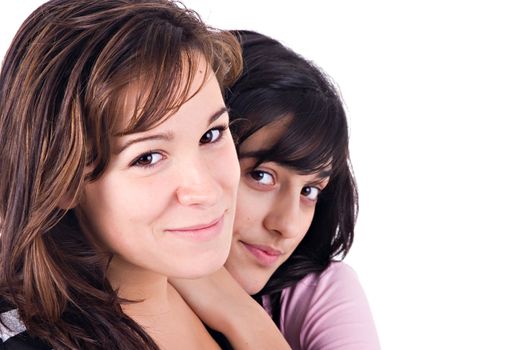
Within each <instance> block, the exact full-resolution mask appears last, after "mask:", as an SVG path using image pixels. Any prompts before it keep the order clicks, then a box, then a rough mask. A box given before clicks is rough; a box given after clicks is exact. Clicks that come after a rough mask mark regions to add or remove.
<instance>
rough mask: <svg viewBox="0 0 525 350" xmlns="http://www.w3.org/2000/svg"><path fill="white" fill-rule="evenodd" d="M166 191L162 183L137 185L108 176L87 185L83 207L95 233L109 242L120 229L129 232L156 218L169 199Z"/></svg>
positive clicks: (117, 234) (116, 235) (116, 236)
mask: <svg viewBox="0 0 525 350" xmlns="http://www.w3.org/2000/svg"><path fill="white" fill-rule="evenodd" d="M163 192H164V196H163V195H162V194H163ZM165 193H166V191H165V187H164V190H162V186H161V183H154V182H153V181H152V182H151V183H148V182H144V183H141V184H140V185H139V184H137V183H135V182H134V181H130V180H125V179H123V178H118V179H117V178H112V177H107V178H103V179H101V180H98V181H96V182H95V183H92V184H88V185H87V186H86V190H85V196H84V201H83V203H82V207H83V209H84V212H85V213H86V216H87V219H88V222H90V225H92V226H93V229H95V231H96V233H97V235H98V236H100V238H101V239H103V240H104V241H106V242H108V241H111V240H115V239H119V237H118V236H119V232H130V230H129V229H130V228H138V227H140V226H143V225H147V224H150V223H152V222H153V221H155V219H156V218H157V217H158V215H160V214H161V213H162V208H163V207H164V203H166V202H167V201H168V200H169V199H168V198H167V197H168V196H166V195H165ZM114 236H115V237H114Z"/></svg>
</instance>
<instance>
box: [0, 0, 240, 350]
mask: <svg viewBox="0 0 525 350" xmlns="http://www.w3.org/2000/svg"><path fill="white" fill-rule="evenodd" d="M201 56H204V58H205V59H206V61H207V62H208V63H209V66H210V68H211V69H212V70H213V72H214V73H215V74H216V76H217V78H218V80H219V83H220V84H221V86H227V85H229V84H230V83H231V82H233V80H234V79H235V78H236V76H237V75H238V74H239V72H240V69H241V67H242V63H241V56H240V49H239V46H238V43H237V41H236V40H235V39H234V37H233V36H231V35H230V34H228V33H225V32H221V31H218V30H215V29H212V28H209V27H207V26H205V25H204V24H203V23H202V21H201V20H200V18H199V16H198V15H197V14H196V13H195V12H193V11H191V10H188V9H186V8H185V7H184V6H183V5H182V4H180V3H175V2H172V1H167V0H104V1H99V0H77V1H68V0H52V1H49V2H48V3H46V4H44V5H42V6H41V7H40V8H38V9H37V10H36V11H34V12H33V13H32V14H31V15H30V16H29V18H28V19H27V20H26V21H25V22H24V23H23V25H22V27H21V28H20V30H19V31H18V33H17V34H16V36H15V38H14V40H13V42H12V44H11V46H10V48H9V50H8V52H7V54H6V56H5V60H4V63H3V67H2V70H1V73H0V140H2V141H1V142H0V159H2V164H1V166H0V244H1V246H0V249H1V250H0V293H1V294H0V297H1V298H2V299H3V300H5V301H6V302H8V303H9V304H11V305H12V306H13V307H17V308H18V311H19V314H20V317H21V319H22V321H23V322H24V324H25V326H26V328H27V330H28V333H29V334H30V335H32V336H35V337H38V338H40V339H42V340H43V341H45V342H47V343H48V344H49V345H51V346H52V347H53V348H57V349H58V348H71V349H157V348H158V347H157V346H156V345H155V343H154V342H153V340H152V339H151V338H150V337H149V336H148V335H147V334H146V333H145V332H144V330H142V328H141V327H140V326H139V325H138V324H137V323H135V322H134V321H133V320H132V319H131V318H129V317H128V316H126V315H125V314H124V313H123V312H122V309H121V307H120V300H119V299H118V297H117V295H116V293H115V292H114V291H113V290H112V288H111V286H110V285H109V282H108V281H107V279H106V278H105V271H106V268H107V264H108V262H109V260H108V258H109V257H108V256H104V255H102V254H101V253H99V250H98V249H97V247H96V244H95V242H94V240H93V239H92V237H90V235H89V233H88V232H86V231H85V230H82V229H81V225H80V223H79V218H78V217H77V215H76V214H75V212H74V210H65V209H60V206H63V205H61V203H62V202H61V201H62V200H63V198H67V197H71V198H72V199H71V203H72V204H74V203H76V201H77V200H78V196H79V194H80V193H81V192H82V188H83V184H84V183H85V181H93V180H95V179H97V178H98V177H100V175H101V174H102V173H103V172H104V169H105V167H106V166H107V164H108V161H109V158H110V154H111V152H110V139H111V137H112V136H115V135H117V134H126V133H131V132H139V131H144V130H148V129H150V128H152V127H153V126H155V125H158V124H159V123H161V122H162V121H163V120H164V118H165V117H166V115H168V113H167V112H168V111H173V110H176V109H177V108H178V107H180V105H181V104H182V103H184V102H185V101H187V99H189V98H191V96H188V94H189V93H188V91H189V84H190V82H191V80H192V77H193V76H194V73H195V70H196V69H197V60H198V59H199V57H201ZM186 77H189V79H184V78H186ZM137 83H138V84H139V85H140V87H141V91H142V93H141V95H140V96H138V98H137V101H136V106H137V107H136V108H135V114H134V115H133V117H132V118H131V120H130V122H129V124H128V125H127V126H126V127H125V128H124V130H122V127H121V124H122V123H121V119H120V118H121V117H122V115H123V113H122V111H123V97H122V96H123V95H124V93H125V91H126V89H127V88H128V87H129V86H130V84H137ZM119 127H120V130H119ZM87 166H90V167H89V169H92V171H91V172H90V173H89V174H87V175H86V169H87Z"/></svg>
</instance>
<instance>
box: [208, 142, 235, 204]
mask: <svg viewBox="0 0 525 350" xmlns="http://www.w3.org/2000/svg"><path fill="white" fill-rule="evenodd" d="M225 141H227V144H226V145H224V147H221V148H219V149H218V150H217V151H216V152H213V153H212V154H211V157H210V158H209V161H208V164H209V167H208V169H209V172H210V174H212V176H213V177H214V178H215V179H216V181H217V182H218V183H220V184H221V186H222V187H223V188H225V189H226V190H227V193H226V195H228V197H230V196H231V197H233V198H234V199H235V198H236V196H237V188H238V186H239V177H240V168H239V160H238V159H237V153H236V152H235V146H234V144H233V141H232V140H231V138H230V139H228V140H225Z"/></svg>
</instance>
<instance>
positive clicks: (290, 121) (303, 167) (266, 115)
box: [239, 92, 348, 175]
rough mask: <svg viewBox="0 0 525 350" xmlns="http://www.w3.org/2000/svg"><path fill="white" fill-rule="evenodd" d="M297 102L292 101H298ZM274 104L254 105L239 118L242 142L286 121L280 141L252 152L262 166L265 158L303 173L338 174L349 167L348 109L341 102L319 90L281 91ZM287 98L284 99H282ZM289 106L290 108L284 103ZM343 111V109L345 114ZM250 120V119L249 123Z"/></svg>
mask: <svg viewBox="0 0 525 350" xmlns="http://www.w3.org/2000/svg"><path fill="white" fill-rule="evenodd" d="M294 98H295V102H297V103H292V101H294ZM270 99H271V100H272V101H273V102H274V104H270V103H266V101H262V105H261V106H254V105H252V106H250V108H254V109H255V110H257V113H256V114H255V113H253V114H251V115H249V116H248V117H247V119H248V120H243V121H241V120H239V122H240V124H241V127H242V128H241V131H240V133H239V134H240V135H241V137H240V138H239V145H240V144H242V142H244V141H245V140H246V139H247V138H249V137H250V136H251V135H253V134H254V133H255V132H257V131H258V130H260V129H262V128H264V127H267V126H269V125H272V124H274V125H275V123H279V122H280V123H282V125H283V127H282V128H280V129H281V130H280V134H279V135H278V137H277V141H275V142H274V143H273V144H270V145H268V148H264V149H261V150H258V151H255V152H250V154H241V155H240V156H250V157H254V158H256V159H257V162H256V165H255V166H258V165H260V164H261V163H263V162H276V163H279V164H281V165H284V166H286V167H289V168H291V169H293V170H295V171H297V172H298V173H300V174H312V173H318V172H321V171H325V170H327V168H330V169H329V172H330V174H332V175H334V174H336V173H338V172H339V171H340V170H344V169H346V168H347V157H348V141H347V140H348V137H347V135H348V130H347V125H346V120H344V119H342V120H341V116H342V118H344V117H345V115H344V111H340V110H337V108H338V106H339V105H338V104H336V103H329V101H327V100H326V99H325V98H320V95H319V93H317V92H306V93H303V94H302V96H301V98H300V99H297V93H296V92H294V93H293V94H290V95H288V94H281V95H280V97H279V98H278V99H277V100H276V99H275V96H274V97H270ZM279 100H280V101H283V103H278V102H279ZM284 106H288V108H286V107H284ZM341 112H343V113H342V114H341ZM245 122H246V123H245Z"/></svg>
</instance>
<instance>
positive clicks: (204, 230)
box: [164, 213, 225, 242]
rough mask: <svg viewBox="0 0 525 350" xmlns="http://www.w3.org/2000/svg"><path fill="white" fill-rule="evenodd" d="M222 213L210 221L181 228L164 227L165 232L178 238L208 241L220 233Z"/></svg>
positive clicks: (222, 219)
mask: <svg viewBox="0 0 525 350" xmlns="http://www.w3.org/2000/svg"><path fill="white" fill-rule="evenodd" d="M224 214H225V213H223V214H222V215H221V216H220V217H218V218H215V219H213V220H212V221H210V222H207V223H203V224H197V225H192V226H186V227H181V228H174V229H171V228H170V229H166V230H164V231H165V232H167V233H169V234H172V235H175V236H177V237H179V238H183V239H189V240H193V241H200V242H202V241H209V240H211V239H213V238H215V237H217V236H219V235H220V233H221V232H222V227H223V223H224Z"/></svg>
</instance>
